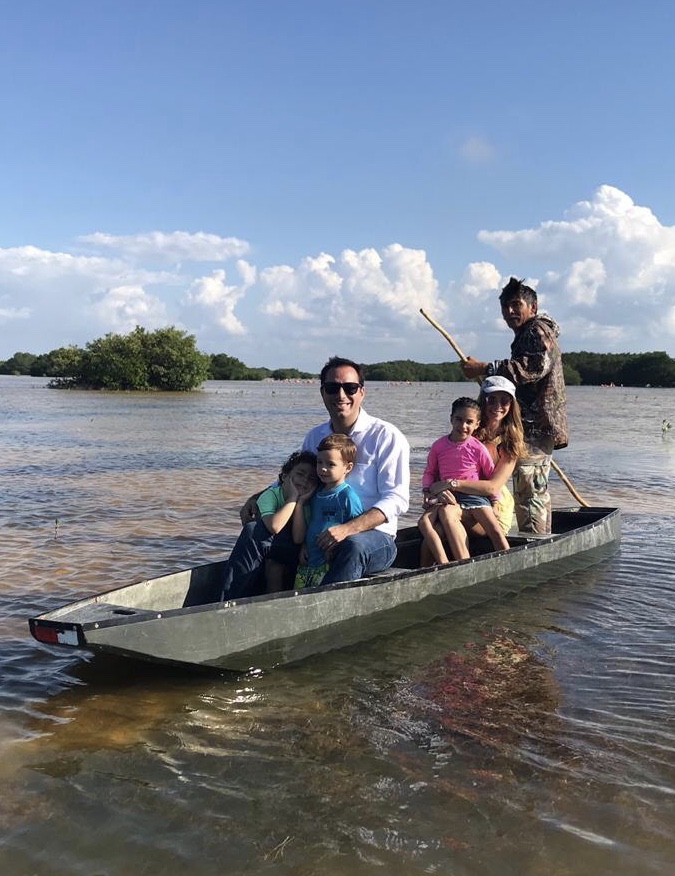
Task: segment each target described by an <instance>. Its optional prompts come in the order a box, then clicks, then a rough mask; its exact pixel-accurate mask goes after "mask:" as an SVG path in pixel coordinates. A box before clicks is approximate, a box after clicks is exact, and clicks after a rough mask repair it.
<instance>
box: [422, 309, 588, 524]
mask: <svg viewBox="0 0 675 876" xmlns="http://www.w3.org/2000/svg"><path fill="white" fill-rule="evenodd" d="M420 313H421V314H422V316H423V317H424V318H425V319H426V321H427V322H429V323H431V325H432V326H433V327H434V328H435V329H436V330H437V331H439V332H440V333H441V334H442V335H443V337H444V338H445V340H446V341H447V342H448V343H449V344H450V346H451V347H452V349H453V350H454V351H455V353H457V355H458V356H459V358H460V360H461V361H462V362H466V360H467V358H468V357H467V356H465V355H464V353H463V352H462V351H461V349H460V347H459V345H458V344H457V342H456V341H455V339H454V338H453V337H452V335H449V334H448V333H447V332H446V330H445V329H444V328H443V326H442V325H439V324H438V323H437V322H436V320H435V319H434V318H433V317H431V316H429V314H428V313H426V311H425V310H424V308H422V307H420ZM479 382H480V381H479ZM551 468H552V469H553V471H554V472H555V473H556V474H557V475H558V477H559V478H560V480H561V481H562V482H563V484H565V486H566V487H567V489H568V490H569V491H570V493H571V494H572V496H573V497H574V498H575V499H576V501H577V502H578V503H579V504H580V505H583V506H584V508H588V507H589V504H588V502H587V501H586V500H585V499H582V498H581V496H580V495H579V493H577V491H576V489H575V487H574V484H573V483H572V482H571V481H570V479H569V478H568V477H567V475H566V474H565V472H564V471H563V470H562V469H561V468H560V466H559V465H558V463H557V462H556V461H555V460H554V459H553V457H551Z"/></svg>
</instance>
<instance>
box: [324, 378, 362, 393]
mask: <svg viewBox="0 0 675 876" xmlns="http://www.w3.org/2000/svg"><path fill="white" fill-rule="evenodd" d="M362 386H363V384H362V383H338V382H337V381H335V380H329V381H328V383H324V384H323V390H324V392H326V393H327V394H328V395H337V394H338V392H340V390H341V389H344V391H345V393H346V394H347V395H356V393H357V392H358V391H359V390H360V389H361V387H362Z"/></svg>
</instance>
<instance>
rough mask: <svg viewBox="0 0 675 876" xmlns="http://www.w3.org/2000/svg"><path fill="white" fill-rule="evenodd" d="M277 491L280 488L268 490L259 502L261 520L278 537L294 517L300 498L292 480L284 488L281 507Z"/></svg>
mask: <svg viewBox="0 0 675 876" xmlns="http://www.w3.org/2000/svg"><path fill="white" fill-rule="evenodd" d="M275 489H276V490H278V488H273V489H271V490H269V491H268V490H266V491H265V492H264V493H263V494H262V495H261V496H260V498H259V500H258V507H259V508H260V519H261V520H262V522H263V523H264V524H265V526H266V527H267V531H268V532H271V533H272V535H278V534H279V533H280V532H281V530H282V529H283V528H284V526H286V524H287V523H288V521H289V520H290V519H291V518H292V517H293V512H294V510H295V506H296V503H297V498H298V490H297V487H295V486H294V484H293V483H292V481H291V479H290V478H288V480H287V481H286V484H285V486H284V487H283V488H282V496H283V504H282V505H281V507H279V499H278V493H277V494H276V495H275Z"/></svg>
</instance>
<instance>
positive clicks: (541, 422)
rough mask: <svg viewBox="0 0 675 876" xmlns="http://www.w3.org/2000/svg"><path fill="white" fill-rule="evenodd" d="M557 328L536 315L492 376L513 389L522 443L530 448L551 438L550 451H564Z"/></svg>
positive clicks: (562, 385)
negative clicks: (552, 447) (509, 381)
mask: <svg viewBox="0 0 675 876" xmlns="http://www.w3.org/2000/svg"><path fill="white" fill-rule="evenodd" d="M559 334H560V329H559V327H558V324H557V323H556V322H555V320H553V319H552V318H551V317H550V316H549V315H548V314H547V313H540V314H538V315H537V316H535V317H533V318H532V319H530V320H528V322H526V323H525V325H524V326H522V328H520V329H519V330H518V331H517V332H516V335H515V337H514V339H513V342H512V344H511V358H510V359H501V360H497V361H496V362H495V363H494V368H495V374H501V375H502V376H503V377H508V378H509V380H512V381H513V383H515V385H516V398H517V399H518V401H519V402H520V411H521V414H522V416H523V427H524V430H525V440H526V441H530V442H532V443H533V444H537V443H538V439H541V438H544V439H546V438H548V439H550V438H553V442H554V447H556V448H560V447H567V441H568V431H567V402H566V399H565V379H564V377H563V367H562V354H561V352H560V347H559V346H558V340H557V339H558V335H559Z"/></svg>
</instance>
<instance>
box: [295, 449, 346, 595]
mask: <svg viewBox="0 0 675 876" xmlns="http://www.w3.org/2000/svg"><path fill="white" fill-rule="evenodd" d="M355 462H356V445H355V444H354V442H353V441H352V439H351V438H350V437H349V436H348V435H343V434H342V433H339V432H333V433H332V434H330V435H327V436H326V437H325V438H324V439H323V440H322V441H321V443H320V444H319V446H318V448H317V453H316V474H317V477H318V479H319V489H318V490H317V491H316V492H315V493H314V494H313V495H311V496H310V495H309V494H308V493H305V494H301V495H299V496H298V499H297V503H296V506H295V510H294V512H293V541H294V542H295V543H296V544H303V545H304V547H303V552H302V553H301V561H300V562H301V565H300V566H299V568H298V573H297V575H296V578H295V585H294V586H295V588H296V590H300V589H302V588H303V587H318V586H319V585H320V584H321V581H322V580H323V577H324V575H325V574H326V572H327V571H328V569H329V565H330V556H328V555H327V554H326V553H325V552H324V551H323V550H322V549H321V548H320V547H319V546H318V545H317V543H316V540H317V538H318V536H319V535H320V534H321V533H322V532H323V531H324V530H326V529H328V528H329V527H331V526H336V525H338V524H340V523H346V522H347V521H348V520H352V519H353V518H354V517H358V516H359V515H360V514H363V505H362V504H361V500H360V499H359V497H358V494H357V493H356V491H355V490H354V489H353V487H351V486H350V485H349V484H348V483H346V481H345V478H346V477H347V475H348V474H349V472H350V471H351V470H352V469H353V468H354V463H355ZM305 502H307V503H308V504H309V523H308V522H307V520H306V515H305V507H304V506H305ZM305 556H306V564H305V563H303V559H304V557H305Z"/></svg>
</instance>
